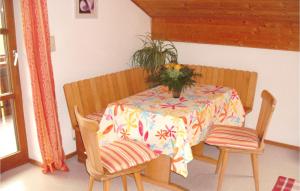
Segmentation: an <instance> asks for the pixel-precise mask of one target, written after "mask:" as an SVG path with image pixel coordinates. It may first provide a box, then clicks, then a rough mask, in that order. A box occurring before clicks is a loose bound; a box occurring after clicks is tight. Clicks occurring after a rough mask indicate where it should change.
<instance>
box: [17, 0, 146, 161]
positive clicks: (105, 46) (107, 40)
mask: <svg viewBox="0 0 300 191" xmlns="http://www.w3.org/2000/svg"><path fill="white" fill-rule="evenodd" d="M74 2H75V1H74V0H63V1H62V0H48V14H49V25H50V33H51V35H53V36H54V37H55V42H56V51H55V52H52V64H53V72H54V80H55V86H56V98H57V104H58V115H59V122H60V128H61V134H62V140H63V148H64V150H65V153H66V154H68V153H70V152H73V151H75V141H74V140H73V132H72V127H71V123H70V120H69V116H68V111H67V106H66V102H65V97H64V93H63V85H64V84H65V83H67V82H71V81H75V80H79V79H82V78H89V77H91V76H97V75H101V74H104V73H108V72H114V71H119V70H123V69H125V68H128V67H129V65H128V62H129V60H130V57H131V55H132V54H133V52H134V51H135V50H136V49H137V48H139V47H140V46H141V44H140V42H139V40H138V39H137V35H140V34H145V33H146V32H149V31H150V18H149V17H148V16H147V15H146V14H144V13H143V12H142V11H141V10H140V9H139V8H138V7H137V6H136V5H135V4H133V3H132V2H131V1H129V0H126V1H124V0H101V1H98V2H99V12H98V18H97V19H76V18H75V15H74V6H75V5H74ZM14 3H15V17H16V18H15V19H16V28H17V41H18V42H17V43H18V49H19V53H20V54H21V58H20V66H19V67H20V73H21V81H22V92H23V100H24V101H23V102H24V113H25V120H26V132H27V138H28V147H29V157H30V158H33V159H36V160H39V161H41V157H40V154H39V148H38V140H37V133H36V125H35V121H34V113H33V105H32V95H31V86H30V76H29V73H28V64H27V60H26V55H25V52H24V50H25V49H24V43H23V40H22V28H21V12H20V8H19V6H20V5H19V1H18V0H14Z"/></svg>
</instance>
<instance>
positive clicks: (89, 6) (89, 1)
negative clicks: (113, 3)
mask: <svg viewBox="0 0 300 191" xmlns="http://www.w3.org/2000/svg"><path fill="white" fill-rule="evenodd" d="M97 16H98V0H75V17H76V18H97Z"/></svg>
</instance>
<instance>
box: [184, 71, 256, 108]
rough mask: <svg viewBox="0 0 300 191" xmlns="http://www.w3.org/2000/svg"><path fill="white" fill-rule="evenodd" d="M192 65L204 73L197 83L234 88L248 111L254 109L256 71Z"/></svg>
mask: <svg viewBox="0 0 300 191" xmlns="http://www.w3.org/2000/svg"><path fill="white" fill-rule="evenodd" d="M190 66H191V67H192V68H195V70H196V71H197V72H198V73H201V74H202V76H201V77H200V78H197V79H196V81H197V83H201V84H214V85H219V86H227V87H231V88H234V89H235V90H236V91H237V92H238V95H239V96H240V99H241V100H242V103H243V106H244V108H245V109H246V112H250V111H251V110H252V107H253V101H254V96H255V90H256V82H257V73H256V72H250V71H244V70H234V69H227V68H218V67H210V66H199V65H190Z"/></svg>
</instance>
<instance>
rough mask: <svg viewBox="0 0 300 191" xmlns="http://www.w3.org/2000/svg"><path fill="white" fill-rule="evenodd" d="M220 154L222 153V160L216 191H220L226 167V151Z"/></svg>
mask: <svg viewBox="0 0 300 191" xmlns="http://www.w3.org/2000/svg"><path fill="white" fill-rule="evenodd" d="M222 152H223V159H222V165H221V171H220V174H219V180H218V187H217V191H221V188H222V183H223V178H224V173H225V169H226V166H227V159H228V151H227V150H223V151H222Z"/></svg>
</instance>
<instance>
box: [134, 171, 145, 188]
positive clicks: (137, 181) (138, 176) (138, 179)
mask: <svg viewBox="0 0 300 191" xmlns="http://www.w3.org/2000/svg"><path fill="white" fill-rule="evenodd" d="M134 179H135V184H136V187H137V190H138V191H144V186H143V182H142V176H141V173H140V172H136V173H134Z"/></svg>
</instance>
